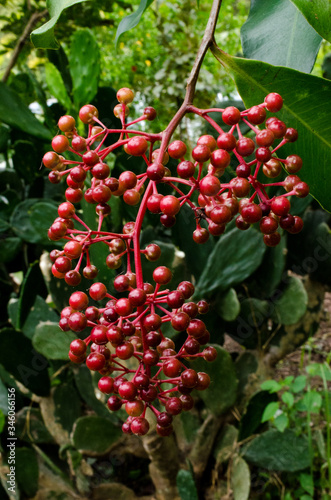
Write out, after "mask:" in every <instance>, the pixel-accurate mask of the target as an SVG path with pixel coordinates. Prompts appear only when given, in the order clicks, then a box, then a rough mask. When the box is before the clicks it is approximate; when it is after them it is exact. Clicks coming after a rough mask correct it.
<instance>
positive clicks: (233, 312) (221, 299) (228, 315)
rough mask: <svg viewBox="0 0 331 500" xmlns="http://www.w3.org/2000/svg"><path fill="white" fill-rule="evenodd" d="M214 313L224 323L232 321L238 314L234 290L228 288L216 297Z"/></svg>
mask: <svg viewBox="0 0 331 500" xmlns="http://www.w3.org/2000/svg"><path fill="white" fill-rule="evenodd" d="M215 310H216V312H217V313H218V314H219V315H220V316H221V318H223V319H224V320H225V321H234V320H235V319H236V317H237V316H238V314H239V313H240V302H239V299H238V295H237V292H236V291H235V289H234V288H229V290H227V291H226V292H225V293H223V294H219V295H218V296H217V297H216V304H215Z"/></svg>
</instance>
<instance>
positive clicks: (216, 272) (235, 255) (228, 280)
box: [196, 228, 266, 297]
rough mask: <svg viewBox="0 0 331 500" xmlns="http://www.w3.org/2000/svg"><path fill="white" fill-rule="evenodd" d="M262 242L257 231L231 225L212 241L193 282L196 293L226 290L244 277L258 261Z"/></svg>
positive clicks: (263, 247)
mask: <svg viewBox="0 0 331 500" xmlns="http://www.w3.org/2000/svg"><path fill="white" fill-rule="evenodd" d="M265 249H266V247H265V245H264V244H263V241H262V239H261V234H260V233H259V232H258V231H256V230H255V229H253V228H250V229H249V230H248V231H240V230H239V229H232V231H229V232H228V233H225V235H224V236H222V237H221V238H220V239H219V240H218V242H217V243H216V245H215V247H214V249H213V251H212V253H211V254H210V256H209V258H208V261H207V262H206V265H205V268H204V270H203V272H202V274H201V276H200V279H199V281H198V283H197V286H196V295H197V296H200V297H202V296H204V295H207V294H210V293H211V292H213V291H214V290H218V291H220V292H222V291H225V290H227V289H228V288H230V287H233V286H234V285H237V284H238V283H241V282H242V281H243V280H244V279H246V278H248V276H250V275H251V274H252V272H253V271H255V269H257V267H258V266H259V265H260V264H261V261H262V257H263V254H264V252H265Z"/></svg>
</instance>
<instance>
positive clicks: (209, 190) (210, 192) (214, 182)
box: [199, 175, 221, 196]
mask: <svg viewBox="0 0 331 500" xmlns="http://www.w3.org/2000/svg"><path fill="white" fill-rule="evenodd" d="M199 189H200V193H201V194H203V195H204V196H215V195H216V194H217V193H218V192H219V190H220V189H221V183H220V180H219V179H218V178H217V177H215V176H214V175H207V176H206V177H204V178H203V179H202V180H201V181H200V183H199Z"/></svg>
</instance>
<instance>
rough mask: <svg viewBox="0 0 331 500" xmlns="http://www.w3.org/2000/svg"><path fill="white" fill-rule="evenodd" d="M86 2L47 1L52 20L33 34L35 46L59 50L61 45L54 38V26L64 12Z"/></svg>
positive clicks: (32, 39)
mask: <svg viewBox="0 0 331 500" xmlns="http://www.w3.org/2000/svg"><path fill="white" fill-rule="evenodd" d="M86 1H87V0H47V8H48V11H49V15H50V20H49V21H48V22H47V23H45V24H43V25H42V26H40V27H39V28H37V29H35V30H34V31H33V32H32V33H31V41H32V43H33V45H34V46H35V47H37V48H41V49H58V48H59V44H58V42H57V40H56V39H55V37H54V26H55V24H56V23H57V21H58V20H59V17H60V15H61V14H62V11H63V10H64V9H67V8H68V7H71V6H72V5H75V4H77V3H82V2H86Z"/></svg>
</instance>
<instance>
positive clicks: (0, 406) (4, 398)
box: [0, 379, 8, 432]
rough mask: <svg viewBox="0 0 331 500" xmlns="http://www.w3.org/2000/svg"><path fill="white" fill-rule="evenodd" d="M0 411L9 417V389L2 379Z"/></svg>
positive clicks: (0, 381) (0, 382) (0, 384)
mask: <svg viewBox="0 0 331 500" xmlns="http://www.w3.org/2000/svg"><path fill="white" fill-rule="evenodd" d="M0 410H1V411H2V413H3V414H4V415H8V389H7V387H6V386H5V384H4V383H3V381H2V380H1V379H0ZM0 432H1V431H0Z"/></svg>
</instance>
